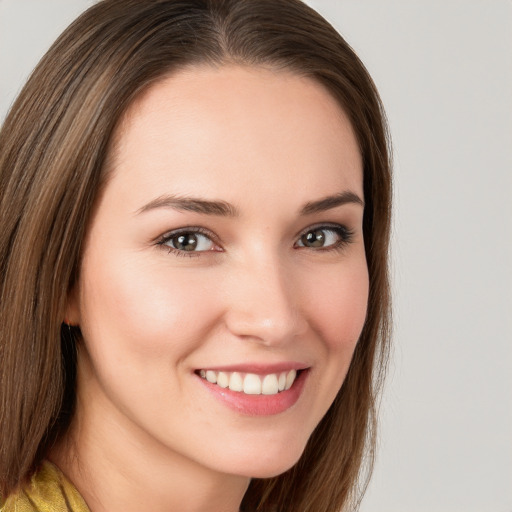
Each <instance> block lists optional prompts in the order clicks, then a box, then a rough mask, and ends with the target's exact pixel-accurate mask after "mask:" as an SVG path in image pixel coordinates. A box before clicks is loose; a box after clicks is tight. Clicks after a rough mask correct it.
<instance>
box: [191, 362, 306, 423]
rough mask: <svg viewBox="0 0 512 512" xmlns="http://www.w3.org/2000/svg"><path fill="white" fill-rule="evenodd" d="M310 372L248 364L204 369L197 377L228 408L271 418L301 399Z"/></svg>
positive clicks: (281, 366)
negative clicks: (270, 416)
mask: <svg viewBox="0 0 512 512" xmlns="http://www.w3.org/2000/svg"><path fill="white" fill-rule="evenodd" d="M293 366H295V367H293ZM309 370H310V368H308V367H305V366H303V365H276V366H273V367H258V366H249V365H247V366H242V367H237V368H234V367H229V368H222V369H220V368H219V369H206V368H205V369H200V370H197V371H196V372H195V374H196V375H197V378H198V381H199V382H201V383H202V384H203V386H204V387H205V388H206V390H207V391H209V392H210V393H211V394H212V395H213V396H214V397H215V398H216V399H217V400H219V401H221V402H222V403H224V404H225V405H227V406H228V407H229V408H231V409H233V410H235V411H236V412H238V413H241V414H243V415H248V416H268V415H273V414H279V413H283V412H285V411H286V410H288V409H290V408H291V407H292V406H293V405H294V404H295V403H296V402H297V401H298V400H299V398H300V396H301V394H302V391H303V389H304V385H305V382H306V380H307V377H308V375H309V373H310V372H309Z"/></svg>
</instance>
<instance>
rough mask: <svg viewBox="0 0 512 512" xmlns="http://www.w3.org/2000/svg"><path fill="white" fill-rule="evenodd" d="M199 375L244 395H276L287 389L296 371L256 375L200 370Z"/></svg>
mask: <svg viewBox="0 0 512 512" xmlns="http://www.w3.org/2000/svg"><path fill="white" fill-rule="evenodd" d="M199 376H200V377H201V378H203V379H205V380H207V381H208V382H210V383H211V384H216V385H217V386H219V387H221V388H224V389H226V388H227V389H229V390H231V391H235V392H238V393H243V394H246V395H277V394H278V393H280V392H282V391H287V390H289V389H290V388H291V387H292V385H293V383H294V382H295V379H296V377H297V371H296V370H294V369H292V370H289V371H285V372H279V373H269V374H266V375H258V374H255V373H242V372H223V371H215V370H200V371H199Z"/></svg>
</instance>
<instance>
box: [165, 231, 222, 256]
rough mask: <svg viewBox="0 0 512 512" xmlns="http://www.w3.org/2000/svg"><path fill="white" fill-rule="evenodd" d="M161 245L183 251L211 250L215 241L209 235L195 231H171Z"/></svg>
mask: <svg viewBox="0 0 512 512" xmlns="http://www.w3.org/2000/svg"><path fill="white" fill-rule="evenodd" d="M161 245H165V246H167V247H169V248H170V249H174V250H176V251H181V252H202V251H211V250H212V249H213V247H214V243H213V242H212V240H211V239H210V238H209V237H208V236H206V235H204V234H202V233H199V232H194V231H186V232H184V231H182V232H180V233H175V234H172V233H170V234H169V235H168V236H167V237H166V238H165V240H163V241H162V242H161Z"/></svg>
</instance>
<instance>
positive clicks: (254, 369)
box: [199, 361, 309, 375]
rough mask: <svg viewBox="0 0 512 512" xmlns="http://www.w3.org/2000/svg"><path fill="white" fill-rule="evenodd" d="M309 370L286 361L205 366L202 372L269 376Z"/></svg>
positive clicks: (306, 365) (303, 365)
mask: <svg viewBox="0 0 512 512" xmlns="http://www.w3.org/2000/svg"><path fill="white" fill-rule="evenodd" d="M307 368H309V365H308V364H305V363H300V362H295V361H286V362H280V363H271V364H262V363H240V364H230V365H222V366H204V367H201V368H199V369H200V370H212V371H214V372H240V373H256V374H261V375H267V374H270V373H280V372H288V371H290V370H305V369H307Z"/></svg>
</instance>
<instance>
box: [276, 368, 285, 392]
mask: <svg viewBox="0 0 512 512" xmlns="http://www.w3.org/2000/svg"><path fill="white" fill-rule="evenodd" d="M277 386H278V389H279V391H283V390H284V387H285V386H286V372H281V373H280V374H279V380H278V382H277Z"/></svg>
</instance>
